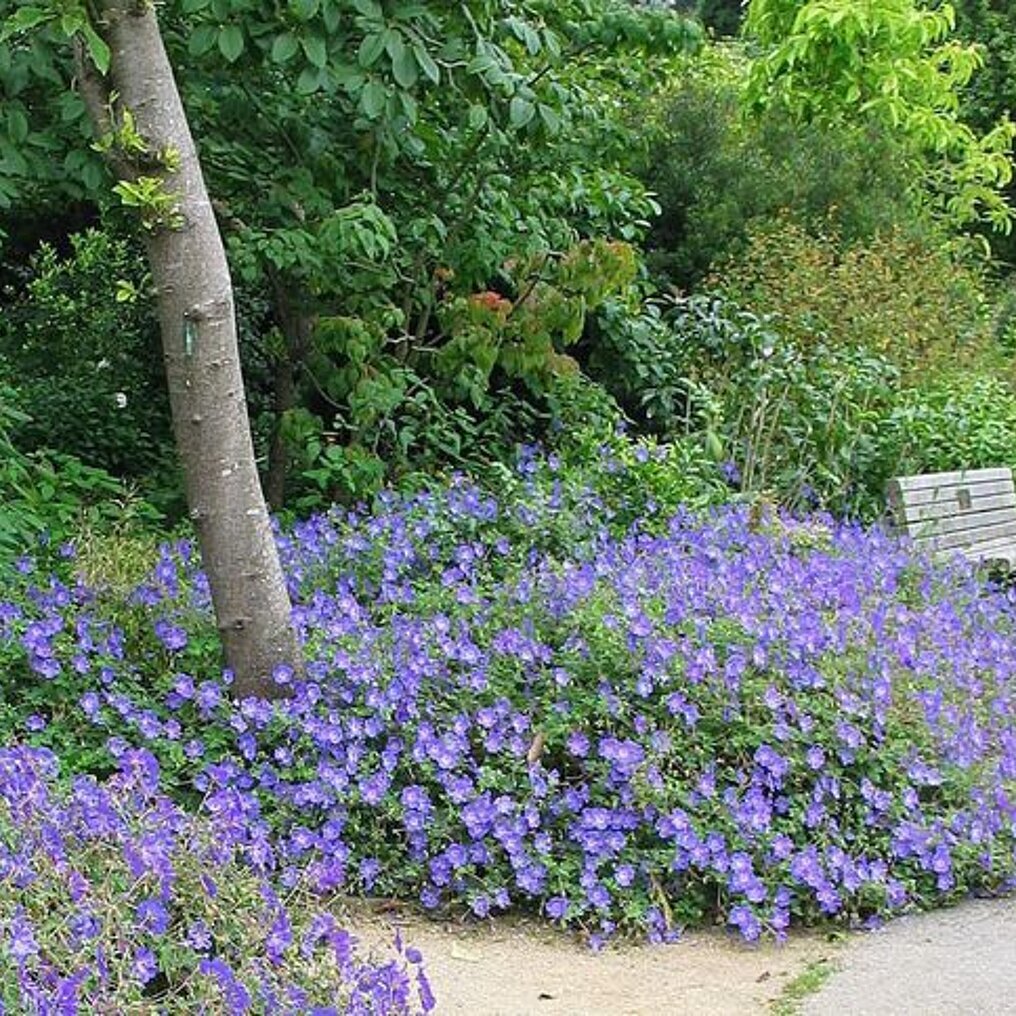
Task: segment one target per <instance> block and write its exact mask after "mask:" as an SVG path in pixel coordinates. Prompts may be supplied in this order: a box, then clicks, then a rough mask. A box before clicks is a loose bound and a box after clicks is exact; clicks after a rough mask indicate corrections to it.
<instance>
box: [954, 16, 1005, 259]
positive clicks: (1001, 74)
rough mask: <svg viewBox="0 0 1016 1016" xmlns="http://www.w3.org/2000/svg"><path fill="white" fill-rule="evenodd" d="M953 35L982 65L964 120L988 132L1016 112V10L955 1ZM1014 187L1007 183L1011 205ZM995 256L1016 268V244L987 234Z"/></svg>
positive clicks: (965, 101) (967, 92)
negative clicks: (971, 47) (973, 48)
mask: <svg viewBox="0 0 1016 1016" xmlns="http://www.w3.org/2000/svg"><path fill="white" fill-rule="evenodd" d="M953 6H954V7H955V8H956V34H957V36H958V37H959V38H961V39H963V40H965V41H967V42H971V43H976V44H977V45H978V46H979V47H980V52H981V55H982V57H983V60H984V65H983V66H982V67H981V69H980V70H979V71H978V72H977V74H976V75H975V76H974V78H973V80H972V81H971V82H970V83H969V84H968V85H967V87H966V88H965V89H964V91H963V96H962V110H963V115H964V118H965V119H967V120H968V121H969V122H970V124H971V125H972V126H974V127H976V128H977V129H978V130H982V131H985V130H990V129H991V127H992V125H993V124H995V123H997V122H998V120H999V119H1000V118H1001V117H1002V116H1004V115H1006V114H1007V113H1009V112H1011V111H1012V110H1014V109H1016V28H1014V26H1016V7H1014V6H1013V4H1012V3H1011V0H958V2H956V3H955V4H954V5H953ZM1014 191H1016V186H1014V184H1013V183H1012V182H1010V183H1009V185H1008V187H1007V189H1006V193H1007V195H1008V198H1009V200H1010V201H1011V200H1012V198H1013V195H1014ZM989 240H990V242H991V246H992V250H993V251H994V253H995V256H996V257H998V258H999V259H1001V260H1003V261H1005V262H1006V264H1007V265H1008V266H1009V267H1010V268H1011V267H1012V266H1013V265H1014V264H1016V240H1014V239H1013V237H1012V235H1011V234H1010V235H1009V236H1000V235H998V234H997V233H992V234H989Z"/></svg>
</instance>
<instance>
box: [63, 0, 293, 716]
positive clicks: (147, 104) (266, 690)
mask: <svg viewBox="0 0 1016 1016" xmlns="http://www.w3.org/2000/svg"><path fill="white" fill-rule="evenodd" d="M97 7H98V11H99V17H100V19H101V20H100V23H99V24H98V25H96V26H95V27H96V28H97V30H98V31H99V32H100V34H101V35H102V36H103V37H104V38H105V41H106V42H107V44H108V45H109V47H110V50H111V54H112V55H111V60H110V68H109V73H108V75H107V76H105V77H103V76H101V75H100V74H99V72H98V71H97V69H96V68H95V67H94V66H93V65H91V64H90V63H89V61H88V58H87V56H83V58H81V59H79V86H80V88H81V92H82V95H83V97H84V98H85V101H86V104H87V105H88V107H89V111H90V114H91V117H92V120H93V123H94V125H95V128H96V131H97V133H98V134H99V136H100V138H101V137H103V136H104V135H107V134H108V133H109V131H110V130H114V131H115V130H116V129H117V128H118V126H120V125H122V123H123V115H124V112H125V111H128V110H129V111H130V114H131V115H132V116H133V118H134V122H135V124H136V127H137V131H138V133H139V134H140V135H141V137H142V138H143V139H144V142H145V152H144V155H143V156H141V157H139V156H138V154H137V152H134V151H131V150H130V149H129V148H128V149H127V150H125V148H124V146H118V145H114V146H113V147H112V148H111V150H110V159H109V161H110V164H111V165H112V167H113V169H114V171H115V172H116V173H117V175H118V176H119V177H120V178H121V179H123V180H128V181H135V182H136V181H137V179H138V178H139V177H141V176H144V177H159V178H161V179H162V180H163V182H164V190H165V191H166V192H167V193H169V194H171V195H173V197H174V199H175V207H174V210H173V215H174V217H175V218H176V219H177V220H178V221H177V222H176V223H175V224H172V225H169V226H167V225H166V224H165V223H157V224H155V225H154V226H153V225H151V224H150V228H147V229H146V230H145V238H144V239H145V243H146V247H147V254H148V260H149V263H150V267H151V272H152V278H153V281H154V283H155V287H156V292H157V302H158V311H159V319H160V325H161V332H162V346H163V354H164V358H165V365H166V377H167V381H168V387H169V396H170V405H171V409H172V416H173V430H174V434H175V437H176V444H177V448H178V451H179V454H180V458H181V460H182V462H183V467H184V475H185V483H186V493H187V504H188V508H189V510H190V517H191V520H192V521H193V523H194V527H195V530H196V532H197V537H198V543H199V546H200V549H201V559H202V564H203V566H204V570H205V573H206V575H207V576H208V584H209V587H210V589H211V594H212V603H213V607H214V610H215V618H216V623H217V626H218V630H219V634H220V636H221V639H222V645H223V649H224V652H225V661H226V665H227V666H228V667H229V668H230V669H231V670H232V671H233V674H234V685H233V689H234V694H235V695H237V696H239V697H242V696H247V695H257V696H275V695H278V694H279V693H280V688H279V686H278V685H277V684H276V683H275V682H274V680H273V677H272V675H273V671H274V670H275V668H276V667H278V666H280V665H283V664H286V665H290V666H293V667H294V668H298V667H299V662H300V657H299V647H298V645H297V640H296V636H295V632H294V629H293V625H292V618H291V607H290V602H289V596H288V593H287V589H286V583H285V578H284V576H283V573H282V568H281V565H280V562H279V555H278V550H277V547H276V544H275V540H274V537H273V534H272V530H271V522H270V519H269V515H268V511H267V508H266V506H265V500H264V496H263V494H262V491H261V486H260V482H259V480H258V472H257V466H256V463H255V458H254V447H253V441H252V439H251V432H250V421H249V418H248V415H247V403H246V397H245V394H244V387H243V378H242V376H241V372H240V356H239V349H238V347H237V335H236V321H235V312H234V305H233V286H232V281H231V278H230V273H229V266H228V264H227V262H226V255H225V251H224V249H223V245H222V238H221V236H220V233H219V229H218V224H217V223H216V220H215V216H214V213H213V211H212V206H211V203H210V201H209V197H208V192H207V190H206V188H205V183H204V179H203V177H202V173H201V166H200V163H199V161H198V155H197V151H196V150H195V146H194V141H193V139H192V137H191V133H190V128H189V126H188V123H187V118H186V115H185V113H184V109H183V104H182V102H181V100H180V95H179V91H178V89H177V87H176V82H175V80H174V78H173V71H172V68H171V67H170V64H169V59H168V57H167V56H166V51H165V48H164V46H163V42H162V37H161V35H160V32H159V25H158V21H157V19H156V16H155V9H154V6H153V5H151V4H150V3H147V2H145V0H99V2H98V4H97ZM79 56H82V54H80V52H79ZM167 153H168V154H169V157H168V158H167Z"/></svg>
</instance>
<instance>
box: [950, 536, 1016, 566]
mask: <svg viewBox="0 0 1016 1016" xmlns="http://www.w3.org/2000/svg"><path fill="white" fill-rule="evenodd" d="M957 553H962V554H963V556H964V557H966V558H967V559H969V560H971V561H975V562H981V563H984V562H992V561H1000V562H1005V563H1006V564H1008V565H1016V543H1014V542H1013V541H1012V540H1009V539H1002V540H991V541H990V542H988V543H979V544H978V545H977V546H976V547H967V548H966V549H960V550H958V551H957Z"/></svg>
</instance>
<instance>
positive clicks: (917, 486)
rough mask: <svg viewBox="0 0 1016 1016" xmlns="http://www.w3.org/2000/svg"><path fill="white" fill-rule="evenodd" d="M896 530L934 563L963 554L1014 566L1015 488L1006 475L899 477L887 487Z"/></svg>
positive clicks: (997, 471) (1002, 471)
mask: <svg viewBox="0 0 1016 1016" xmlns="http://www.w3.org/2000/svg"><path fill="white" fill-rule="evenodd" d="M889 506H890V508H891V510H892V513H893V518H894V521H895V523H896V527H897V528H898V529H900V530H903V531H905V532H907V533H909V534H910V535H911V536H912V537H913V538H914V540H915V541H916V542H917V543H919V544H922V545H924V546H926V547H928V548H929V549H930V550H932V551H933V552H934V553H935V555H936V556H938V557H947V556H950V555H953V554H962V555H963V556H964V557H966V558H969V559H970V560H971V561H975V562H977V563H978V564H985V565H1005V566H1006V567H1007V568H1012V567H1014V566H1016V487H1014V486H1013V476H1012V470H1011V469H967V470H962V471H961V472H958V473H926V474H925V475H923V476H898V477H896V478H895V479H893V480H890V481H889Z"/></svg>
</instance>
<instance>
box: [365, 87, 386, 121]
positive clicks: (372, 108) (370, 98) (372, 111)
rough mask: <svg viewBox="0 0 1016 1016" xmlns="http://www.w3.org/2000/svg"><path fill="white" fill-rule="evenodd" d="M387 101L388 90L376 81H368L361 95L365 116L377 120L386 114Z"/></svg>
mask: <svg viewBox="0 0 1016 1016" xmlns="http://www.w3.org/2000/svg"><path fill="white" fill-rule="evenodd" d="M387 101H388V90H387V89H386V88H385V86H384V85H383V84H381V82H380V81H378V80H376V79H374V80H371V81H368V82H367V85H366V87H365V88H364V90H363V91H362V92H361V93H360V106H361V108H362V109H363V112H364V114H365V115H366V116H367V117H368V118H369V119H371V120H376V119H377V118H378V117H379V116H380V115H381V114H382V112H384V108H385V103H386V102H387Z"/></svg>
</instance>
